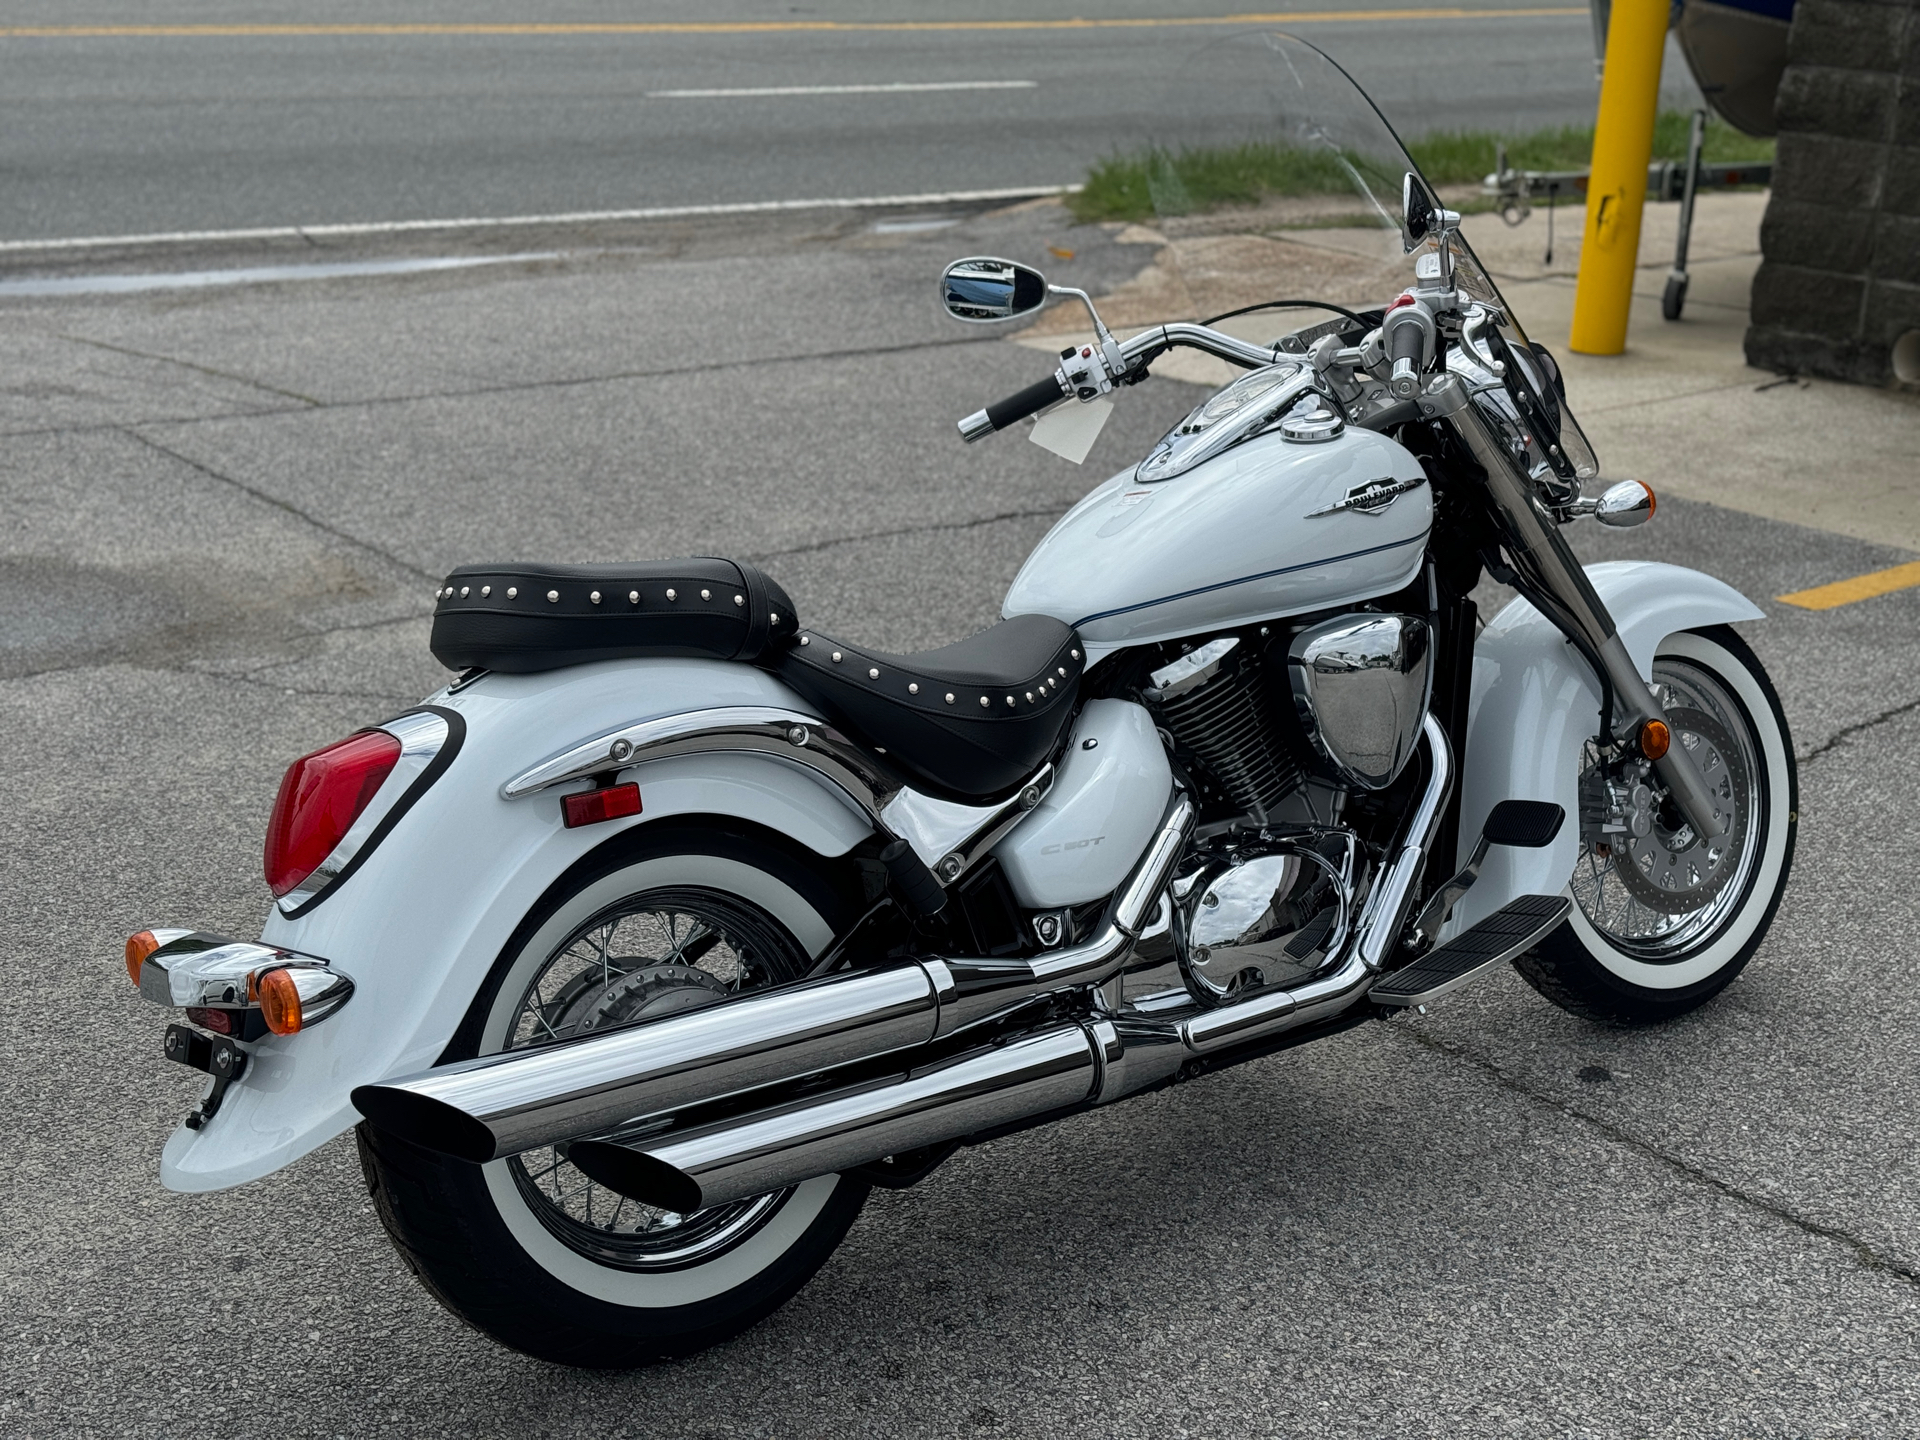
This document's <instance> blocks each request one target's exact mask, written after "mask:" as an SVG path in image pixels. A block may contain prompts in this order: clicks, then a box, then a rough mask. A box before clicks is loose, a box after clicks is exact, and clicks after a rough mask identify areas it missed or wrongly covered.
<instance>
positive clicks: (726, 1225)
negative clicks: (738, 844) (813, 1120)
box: [502, 888, 805, 1270]
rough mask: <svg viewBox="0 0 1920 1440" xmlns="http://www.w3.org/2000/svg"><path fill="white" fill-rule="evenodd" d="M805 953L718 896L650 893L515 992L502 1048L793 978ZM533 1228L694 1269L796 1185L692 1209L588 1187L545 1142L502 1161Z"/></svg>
mask: <svg viewBox="0 0 1920 1440" xmlns="http://www.w3.org/2000/svg"><path fill="white" fill-rule="evenodd" d="M804 968H805V959H804V957H803V956H802V954H801V952H800V950H799V947H798V946H797V945H796V944H795V943H794V942H793V940H792V939H791V938H790V937H788V936H786V935H783V934H781V933H780V932H779V930H778V927H776V926H774V925H772V924H770V923H769V922H768V921H767V920H766V919H765V918H764V917H762V916H759V915H756V914H754V913H753V912H752V911H751V910H749V909H748V908H747V907H745V906H743V905H741V904H740V903H739V902H738V901H736V900H734V899H732V898H731V897H729V896H726V895H722V894H719V893H718V892H715V891H707V890H699V889H690V888H675V889H668V890H655V891H649V892H646V893H644V894H641V895H636V896H633V897H632V898H630V899H626V900H622V901H620V902H619V903H617V904H615V905H612V906H609V907H608V908H607V909H605V910H603V911H601V912H600V913H598V914H596V915H594V916H593V917H592V918H591V919H589V920H588V921H587V922H586V923H585V924H583V925H581V926H580V927H579V928H578V929H577V930H575V931H574V933H573V934H572V935H570V936H568V937H567V939H566V940H565V941H564V942H563V943H562V944H561V945H560V946H559V947H558V948H557V949H555V950H554V952H553V954H552V955H551V956H549V957H548V958H547V960H546V962H545V963H544V964H543V965H541V966H540V968H539V970H538V971H537V972H536V973H535V975H534V977H533V980H532V982H531V983H530V984H529V985H527V986H526V988H525V990H524V991H523V993H522V994H521V995H520V997H519V999H518V1002H517V1004H516V1007H515V1009H514V1012H513V1014H512V1017H511V1019H510V1020H509V1022H508V1029H507V1043H506V1045H505V1046H504V1047H502V1048H504V1049H506V1050H523V1049H527V1048H529V1047H532V1046H538V1045H550V1044H553V1043H555V1042H556V1041H560V1040H570V1039H574V1038H576V1037H579V1036H583V1035H588V1034H592V1033H595V1032H599V1031H605V1030H613V1029H618V1028H619V1027H621V1026H623V1025H631V1024H634V1023H637V1022H639V1021H642V1020H654V1019H658V1018H660V1017H661V1016H664V1015H669V1014H672V1013H674V1012H676V1011H681V1010H689V1009H694V1008H696V1007H698V1006H702V1005H709V1004H712V1003H713V1002H714V1001H716V1000H721V999H725V998H726V997H727V996H729V995H735V994H739V993H741V992H742V991H746V990H754V989H760V988H762V987H765V986H768V985H777V984H782V983H785V982H786V981H789V980H796V979H798V978H800V976H801V975H802V974H803V973H804ZM506 1163H507V1165H508V1167H509V1169H510V1171H511V1173H512V1175H513V1180H514V1184H515V1186H516V1187H517V1188H518V1189H519V1190H520V1192H521V1194H522V1195H524V1196H525V1197H526V1200H527V1204H528V1208H530V1209H531V1210H532V1211H533V1213H534V1214H535V1216H537V1217H538V1218H539V1220H540V1223H541V1224H542V1225H544V1226H546V1228H547V1229H548V1230H549V1231H551V1232H552V1233H553V1234H554V1235H555V1236H556V1237H557V1238H558V1239H560V1240H561V1241H562V1242H563V1243H565V1244H566V1245H567V1246H568V1247H569V1248H571V1249H573V1250H575V1251H577V1252H579V1253H580V1254H582V1255H584V1256H587V1257H588V1258H590V1259H592V1260H595V1261H597V1262H598V1263H600V1264H602V1265H611V1266H615V1267H617V1268H620V1269H624V1270H671V1269H676V1268H679V1267H681V1266H686V1265H697V1264H700V1263H702V1262H704V1261H707V1260H711V1259H713V1258H714V1257H716V1256H718V1255H720V1254H722V1253H724V1252H725V1251H727V1250H730V1249H732V1248H733V1247H734V1246H736V1245H739V1244H740V1243H741V1242H743V1241H745V1240H746V1239H747V1238H748V1237H750V1236H751V1235H752V1234H753V1233H754V1232H755V1231H756V1230H758V1229H759V1228H760V1227H761V1226H762V1225H763V1224H765V1223H766V1222H767V1221H768V1220H769V1219H771V1218H772V1216H773V1215H774V1213H775V1212H777V1211H778V1210H779V1208H780V1207H781V1205H782V1204H784V1203H785V1202H786V1199H787V1197H788V1196H789V1195H791V1194H792V1193H793V1192H792V1190H791V1189H787V1190H780V1191H777V1192H775V1193H773V1194H771V1195H759V1196H754V1197H752V1198H750V1199H746V1200H736V1201H734V1202H732V1203H731V1204H727V1205H716V1206H714V1207H712V1208H711V1209H707V1210H701V1211H698V1212H696V1213H693V1214H690V1215H683V1214H681V1213H679V1212H678V1211H673V1210H663V1209H660V1208H658V1207H656V1206H652V1205H643V1204H641V1203H640V1202H639V1201H637V1200H630V1199H628V1198H627V1197H625V1196H623V1195H619V1194H616V1193H614V1192H613V1191H611V1190H608V1189H606V1188H605V1187H604V1186H601V1185H597V1184H595V1183H594V1182H593V1181H592V1180H589V1179H588V1178H587V1177H586V1176H585V1175H583V1174H582V1173H581V1172H580V1171H579V1170H578V1169H576V1168H575V1167H574V1166H573V1165H572V1164H571V1163H570V1162H569V1161H568V1160H567V1156H566V1147H565V1146H563V1145H562V1146H547V1147H543V1148H541V1149H539V1150H530V1151H527V1152H526V1153H524V1154H521V1155H516V1156H513V1157H512V1158H511V1159H509V1160H508V1161H507V1162H506Z"/></svg>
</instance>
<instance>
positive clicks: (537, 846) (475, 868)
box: [160, 660, 871, 1191]
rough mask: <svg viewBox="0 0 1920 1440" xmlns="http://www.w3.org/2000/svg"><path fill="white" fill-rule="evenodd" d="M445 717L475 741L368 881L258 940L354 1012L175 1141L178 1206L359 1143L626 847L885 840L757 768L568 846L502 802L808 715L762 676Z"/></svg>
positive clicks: (668, 791)
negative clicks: (770, 713) (757, 710)
mask: <svg viewBox="0 0 1920 1440" xmlns="http://www.w3.org/2000/svg"><path fill="white" fill-rule="evenodd" d="M433 703H435V704H437V705H442V706H445V707H446V708H448V709H452V710H457V711H459V712H460V714H461V716H462V717H463V718H464V719H465V721H466V727H467V728H466V739H465V742H464V744H463V745H462V746H461V749H460V752H459V754H458V755H457V756H456V757H455V759H454V761H453V763H452V764H451V765H450V766H449V767H448V768H447V771H446V773H444V774H443V775H441V776H440V778H439V779H438V780H437V781H436V782H435V783H434V785H433V786H432V788H431V789H429V790H428V791H427V792H426V793H425V794H424V795H422V796H421V798H420V800H419V801H418V802H417V803H416V804H415V805H414V806H413V808H412V809H410V810H409V811H408V812H407V813H406V814H405V815H404V816H403V817H402V818H401V820H400V822H399V823H398V824H397V825H396V826H395V827H394V829H393V831H392V833H390V834H389V835H387V837H386V838H385V839H384V840H383V841H382V842H381V843H380V845H379V847H378V848H377V849H376V850H374V851H373V853H372V854H370V855H369V856H368V857H367V859H366V861H365V862H364V863H363V864H361V865H360V866H359V868H358V869H356V870H355V871H354V872H353V873H352V874H351V875H349V876H348V877H347V878H346V879H344V880H341V881H339V882H337V884H336V886H335V887H334V890H333V891H330V892H329V893H328V894H327V896H326V898H325V899H324V900H323V901H322V902H321V903H320V904H318V905H316V906H314V907H313V908H312V910H310V911H309V912H308V913H306V914H305V915H302V916H301V917H300V918H299V919H296V920H289V919H287V918H286V917H285V916H283V915H281V914H280V913H279V911H278V910H277V909H276V910H274V911H272V912H271V913H270V916H269V918H268V920H267V923H266V925H265V927H264V929H263V931H262V935H261V938H262V939H263V940H265V941H266V942H267V943H269V944H273V945H281V946H285V947H287V948H289V949H294V950H299V951H303V952H305V953H307V954H311V955H321V956H325V957H326V958H327V959H328V960H330V961H331V962H333V963H334V964H335V965H337V966H338V967H339V968H340V969H341V970H342V971H344V972H345V973H346V974H348V975H349V976H351V977H352V978H353V982H354V987H355V989H354V995H353V998H352V1000H351V1001H350V1002H348V1004H347V1005H346V1006H345V1007H344V1008H343V1009H341V1010H340V1011H339V1013H337V1014H336V1015H333V1016H332V1017H330V1018H329V1019H328V1020H327V1021H326V1022H325V1023H324V1024H320V1025H317V1026H315V1027H314V1028H313V1029H311V1030H307V1031H304V1032H302V1033H300V1034H297V1035H291V1036H285V1037H280V1036H269V1037H268V1038H267V1039H265V1040H263V1041H261V1042H260V1043H259V1044H258V1045H256V1046H254V1047H253V1053H252V1057H251V1059H250V1060H249V1062H248V1068H247V1072H246V1075H245V1077H244V1079H242V1081H241V1082H240V1083H238V1084H236V1085H234V1086H233V1087H232V1088H230V1089H229V1090H228V1092H227V1096H226V1099H225V1101H224V1102H223V1104H222V1106H221V1108H220V1112H219V1114H218V1115H216V1116H215V1117H214V1118H213V1120H212V1121H211V1122H210V1123H209V1124H208V1125H207V1126H206V1127H205V1128H204V1129H201V1130H197V1131H196V1130H189V1129H187V1128H186V1127H185V1126H184V1125H183V1126H181V1127H180V1128H179V1129H178V1130H176V1131H175V1132H174V1133H173V1135H172V1136H171V1137H170V1138H169V1139H168V1141H167V1144H166V1148H165V1150H164V1152H163V1153H162V1156H161V1164H160V1177H161V1181H162V1183H164V1184H165V1185H166V1187H167V1188H168V1189H170V1190H185V1191H199V1190H220V1189H225V1188H227V1187H228V1186H232V1185H238V1184H242V1183H244V1182H246V1181H248V1180H253V1179H257V1178H258V1177H260V1176H262V1175H266V1174H268V1173H270V1172H272V1171H274V1170H277V1169H279V1168H280V1167H281V1166H283V1165H286V1164H288V1163H290V1162H291V1161H293V1160H296V1159H298V1158H299V1157H300V1156H302V1155H304V1154H306V1153H307V1152H308V1151H309V1150H312V1149H313V1148H314V1147H316V1146H318V1145H321V1144H323V1143H325V1142H326V1141H328V1140H330V1139H332V1138H333V1137H334V1136H335V1135H338V1134H340V1133H341V1132H343V1131H345V1130H347V1129H349V1128H350V1127H351V1126H352V1125H353V1124H354V1123H355V1121H356V1120H357V1119H358V1118H359V1117H358V1114H357V1112H355V1110H354V1109H353V1107H352V1105H351V1104H350V1103H349V1101H348V1098H347V1097H348V1093H349V1092H350V1091H351V1090H352V1089H353V1087H354V1086H356V1085H360V1084H365V1083H367V1082H369V1081H373V1080H379V1079H382V1078H385V1077H387V1076H390V1075H395V1074H401V1073H404V1072H406V1071H409V1070H419V1069H423V1068H425V1067H426V1066H429V1065H431V1064H433V1062H434V1061H435V1060H436V1059H437V1058H438V1057H439V1055H440V1053H441V1051H442V1050H443V1049H444V1048H445V1046H446V1044H447V1042H448V1040H449V1039H451V1037H452V1035H453V1033H454V1030H455V1028H456V1027H457V1026H458V1025H459V1023H460V1020H461V1018H462V1017H463V1016H464V1015H465V1014H466V1011H467V1008H468V1006H469V1004H470V1003H471V1002H472V999H473V997H474V995H475V993H476V992H477V991H478V989H479V986H480V984H481V982H482V981H483V980H484V979H485V977H486V975H487V973H488V972H489V970H490V969H491V968H492V966H493V963H494V961H495V960H496V959H497V958H498V956H499V954H500V951H501V949H502V947H504V946H505V944H506V943H507V940H508V938H509V937H510V936H511V935H512V933H513V931H514V928H515V927H516V926H517V925H518V924H519V923H520V921H521V919H522V918H523V917H524V916H525V915H526V914H527V912H528V911H529V910H530V909H532V907H533V905H534V904H535V902H537V901H538V900H539V898H540V896H541V895H542V894H543V893H545V891H546V890H547V888H548V887H549V886H550V885H551V884H552V883H553V882H554V880H555V879H557V878H558V877H559V876H560V875H561V874H562V873H563V872H564V871H565V870H566V869H567V868H568V867H569V866H570V865H572V864H573V863H574V862H575V861H577V860H579V859H581V858H582V857H583V856H585V855H587V854H588V853H589V852H591V851H592V850H594V849H596V848H597V847H598V846H600V845H602V844H604V843H605V842H606V841H607V840H609V839H610V838H612V837H613V836H614V835H617V834H619V833H621V832H622V831H625V830H628V829H632V828H633V827H635V826H638V825H645V824H649V823H652V822H655V821H658V820H660V819H662V818H665V817H667V816H670V815H681V814H722V815H730V816H735V817H738V818H740V819H744V820H749V821H752V822H754V823H756V824H760V825H764V826H767V827H769V828H771V829H773V830H777V831H779V832H780V833H782V834H785V835H788V836H791V837H792V838H794V839H795V840H798V841H799V842H800V843H802V844H804V845H806V846H808V847H809V848H810V849H812V850H814V851H816V852H817V853H819V854H821V855H827V856H832V855H842V854H845V853H846V852H847V850H849V849H850V848H852V847H853V846H854V845H856V844H858V843H859V842H860V841H861V840H863V839H865V838H866V836H867V835H868V834H870V833H871V828H870V826H869V824H868V822H867V820H866V819H865V817H864V816H862V815H861V814H860V813H859V812H858V810H857V809H856V808H855V807H854V805H853V804H852V803H851V802H850V801H848V800H847V799H846V798H845V797H844V796H842V795H841V794H840V793H839V792H837V791H836V790H834V789H833V787H832V786H830V785H828V784H826V783H825V782H823V781H820V780H817V779H815V778H813V777H812V776H811V774H810V773H809V772H807V771H803V770H799V769H796V768H794V767H791V766H787V765H782V764H781V763H780V762H779V761H777V760H774V759H770V758H767V757H764V756H758V755H754V754H750V753H741V752H734V753H726V754H712V755H681V756H675V757H672V758H668V759H661V760H655V761H650V762H647V763H646V764H643V765H639V766H635V767H632V768H631V769H630V770H629V771H628V772H627V773H626V776H625V778H628V779H633V780H637V781H638V782H639V785H640V797H641V804H642V806H643V809H642V812H641V813H640V814H639V815H637V816H634V817H632V818H630V819H626V820H619V821H613V822H609V823H606V824H600V825H590V826H584V827H582V828H580V829H576V830H569V829H567V828H565V826H564V825H563V824H562V823H561V816H560V801H559V791H558V790H548V791H543V792H538V793H535V794H531V795H523V796H521V797H520V798H518V799H514V800H507V799H503V798H502V796H501V793H500V790H501V786H502V785H503V784H504V783H505V782H506V781H507V780H509V779H511V778H513V777H514V776H516V775H518V774H520V773H521V772H523V771H525V770H526V769H528V768H529V767H530V766H532V765H535V764H537V763H539V762H541V761H543V760H546V759H548V758H549V757H551V756H553V755H555V754H557V753H559V752H562V751H564V750H566V749H568V748H569V747H570V746H572V745H574V744H576V743H578V742H580V741H583V740H586V739H590V738H592V737H593V736H596V735H600V734H604V733H606V732H607V731H610V730H612V729H615V728H617V727H620V726H623V725H627V724H631V723H632V722H634V721H637V720H643V719H650V718H653V717H655V716H660V715H672V714H678V713H682V712H685V711H689V710H699V709H705V708H708V707H713V706H726V705H774V706H783V707H787V708H791V709H797V710H802V711H806V710H809V709H810V708H811V707H809V706H807V705H806V704H805V702H803V701H802V700H800V699H799V697H797V696H796V695H794V694H793V692H792V691H790V690H788V689H787V688H786V687H785V686H784V685H782V684H781V683H780V682H779V681H777V680H775V679H774V678H773V677H772V676H770V675H768V674H766V673H765V672H764V671H760V670H755V669H752V668H750V667H748V666H745V665H732V664H725V663H722V662H717V661H706V660H628V661H612V662H606V663H602V664H597V665H582V666H576V667H572V668H569V669H565V670H558V671H551V672H548V673H546V674H543V675H489V676H486V677H484V678H483V679H481V680H479V681H477V682H475V683H474V684H473V685H471V686H468V687H467V688H465V689H463V690H461V691H459V692H458V693H456V694H452V695H444V694H443V695H438V696H435V697H433Z"/></svg>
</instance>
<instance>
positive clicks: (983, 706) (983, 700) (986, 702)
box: [980, 695, 993, 710]
mask: <svg viewBox="0 0 1920 1440" xmlns="http://www.w3.org/2000/svg"><path fill="white" fill-rule="evenodd" d="M991 704H993V701H991V700H989V699H988V698H987V697H986V696H984V695H982V696H981V697H980V708H981V709H983V710H984V709H986V708H987V706H989V705H991Z"/></svg>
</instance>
